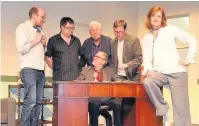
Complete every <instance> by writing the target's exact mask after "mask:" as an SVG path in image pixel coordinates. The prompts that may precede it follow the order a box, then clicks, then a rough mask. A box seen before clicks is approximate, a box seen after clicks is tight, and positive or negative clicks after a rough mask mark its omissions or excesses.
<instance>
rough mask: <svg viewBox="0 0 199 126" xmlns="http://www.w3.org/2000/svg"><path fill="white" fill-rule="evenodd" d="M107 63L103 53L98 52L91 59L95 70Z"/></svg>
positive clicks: (106, 57)
mask: <svg viewBox="0 0 199 126" xmlns="http://www.w3.org/2000/svg"><path fill="white" fill-rule="evenodd" d="M107 62H108V55H107V54H106V53H105V52H102V51H99V52H98V53H97V54H96V55H95V56H94V57H93V63H92V64H93V66H94V67H95V68H96V69H101V68H102V67H104V66H105V65H106V63H107Z"/></svg>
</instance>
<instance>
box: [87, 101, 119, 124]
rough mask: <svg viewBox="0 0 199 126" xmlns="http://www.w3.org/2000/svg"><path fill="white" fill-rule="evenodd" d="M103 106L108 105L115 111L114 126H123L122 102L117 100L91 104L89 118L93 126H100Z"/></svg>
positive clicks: (91, 102) (92, 102)
mask: <svg viewBox="0 0 199 126" xmlns="http://www.w3.org/2000/svg"><path fill="white" fill-rule="evenodd" d="M101 105H108V106H109V107H110V109H111V110H113V116H114V126H122V125H121V102H120V100H118V99H115V98H112V99H110V100H107V101H103V102H101V100H98V101H90V102H89V117H90V124H91V126H98V116H99V109H100V106H101Z"/></svg>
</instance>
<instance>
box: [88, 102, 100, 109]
mask: <svg viewBox="0 0 199 126" xmlns="http://www.w3.org/2000/svg"><path fill="white" fill-rule="evenodd" d="M99 108H100V103H99V102H89V109H99Z"/></svg>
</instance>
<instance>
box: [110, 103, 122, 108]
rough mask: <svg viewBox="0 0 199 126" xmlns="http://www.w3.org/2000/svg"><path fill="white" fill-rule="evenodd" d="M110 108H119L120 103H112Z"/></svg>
mask: <svg viewBox="0 0 199 126" xmlns="http://www.w3.org/2000/svg"><path fill="white" fill-rule="evenodd" d="M112 109H113V110H121V104H120V103H117V102H116V103H114V104H113V105H112Z"/></svg>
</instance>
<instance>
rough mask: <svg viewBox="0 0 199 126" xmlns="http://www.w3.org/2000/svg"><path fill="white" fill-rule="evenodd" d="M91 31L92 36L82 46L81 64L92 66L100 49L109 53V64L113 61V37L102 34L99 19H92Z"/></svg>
mask: <svg viewBox="0 0 199 126" xmlns="http://www.w3.org/2000/svg"><path fill="white" fill-rule="evenodd" d="M89 32H90V35H91V37H89V38H88V39H86V40H85V41H84V43H83V46H82V52H81V55H82V57H81V60H80V62H81V65H82V66H85V65H86V64H87V66H92V62H93V57H94V56H95V55H96V54H97V52H99V51H103V52H105V53H106V54H107V55H108V64H107V65H110V64H111V63H112V62H111V40H112V39H111V38H110V37H108V36H104V35H102V27H101V24H100V23H99V22H97V21H91V22H90V25H89Z"/></svg>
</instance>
